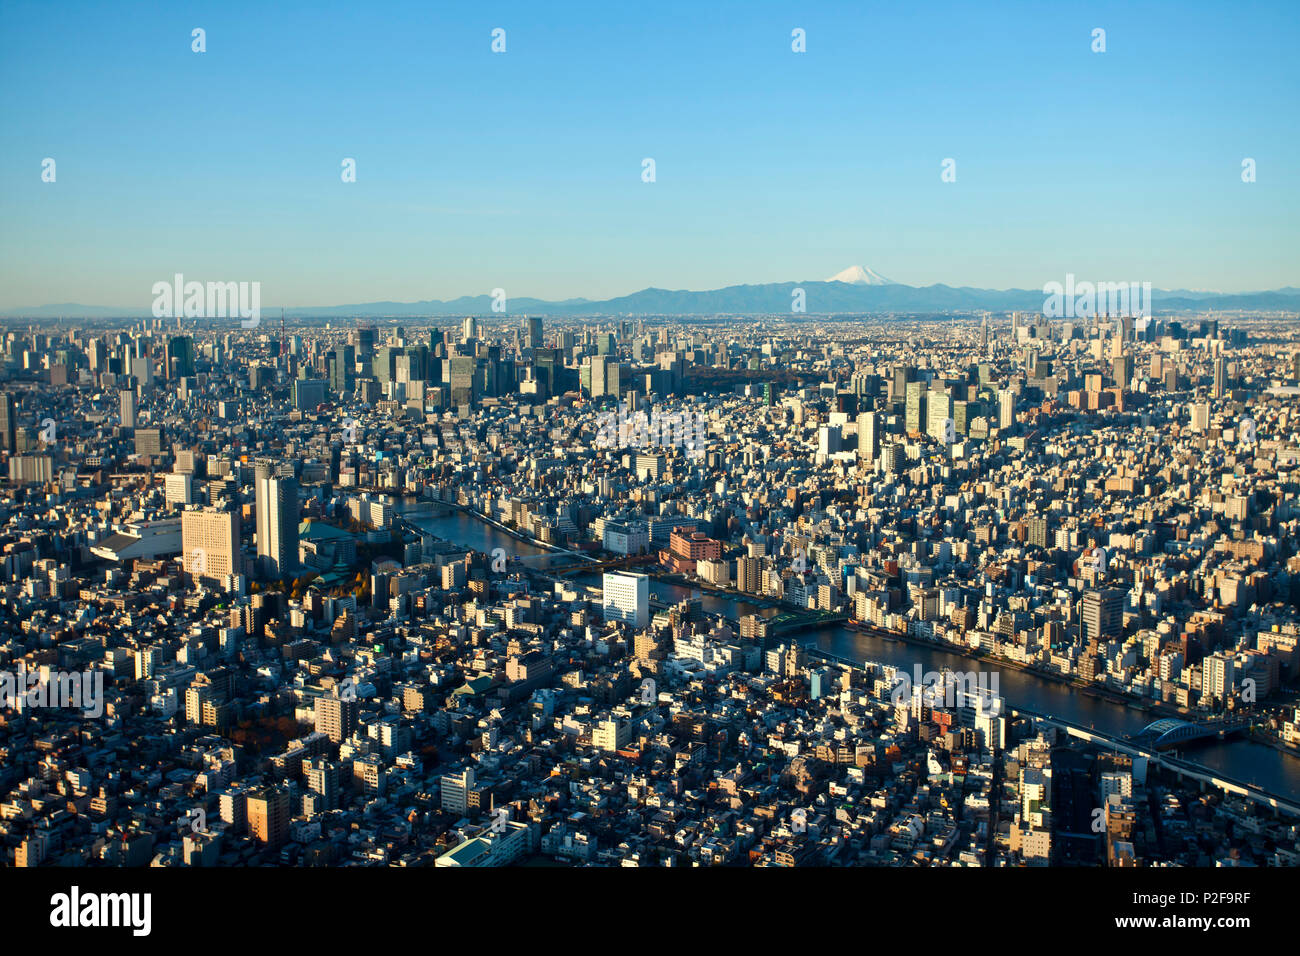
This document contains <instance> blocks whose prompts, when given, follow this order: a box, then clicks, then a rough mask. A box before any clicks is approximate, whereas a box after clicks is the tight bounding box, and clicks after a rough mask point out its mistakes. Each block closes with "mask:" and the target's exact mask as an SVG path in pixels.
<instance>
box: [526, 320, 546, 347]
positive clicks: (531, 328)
mask: <svg viewBox="0 0 1300 956" xmlns="http://www.w3.org/2000/svg"><path fill="white" fill-rule="evenodd" d="M541 347H542V319H541V316H537V315H530V316H528V317H526V318H525V319H524V348H526V349H539V348H541Z"/></svg>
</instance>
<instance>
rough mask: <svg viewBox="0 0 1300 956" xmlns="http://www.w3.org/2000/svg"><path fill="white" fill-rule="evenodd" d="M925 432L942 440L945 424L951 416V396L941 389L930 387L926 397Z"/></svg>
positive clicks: (937, 439)
mask: <svg viewBox="0 0 1300 956" xmlns="http://www.w3.org/2000/svg"><path fill="white" fill-rule="evenodd" d="M926 417H927V421H926V429H925V430H926V432H927V433H928V434H929V435H930V437H931V438H933V439H934V440H935V441H943V440H944V431H945V425H946V422H947V420H948V419H950V418H952V396H951V395H950V394H948V392H947V391H945V390H942V389H931V390H930V393H929V395H928V396H927V397H926Z"/></svg>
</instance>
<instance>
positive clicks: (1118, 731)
mask: <svg viewBox="0 0 1300 956" xmlns="http://www.w3.org/2000/svg"><path fill="white" fill-rule="evenodd" d="M408 520H410V521H411V522H412V523H414V524H415V525H417V526H418V527H420V528H423V529H425V530H426V531H428V532H429V533H430V534H432V535H435V536H436V537H439V538H442V539H444V540H446V541H451V542H454V543H455V544H458V545H461V546H462V547H466V548H473V549H474V550H476V551H483V552H485V553H489V554H490V553H491V552H492V550H493V549H495V548H502V549H504V550H505V552H506V554H508V555H521V556H522V555H529V554H541V553H543V552H544V550H545V549H543V548H538V547H536V546H534V545H530V544H527V543H525V542H523V541H519V540H517V539H515V538H513V537H511V536H510V535H508V534H506V533H505V532H504V531H501V530H499V529H497V528H494V527H492V526H491V525H489V524H487V523H485V522H483V521H480V520H479V519H478V518H476V517H474V516H472V515H469V514H465V513H464V512H453V513H452V514H450V515H448V516H447V517H443V518H425V517H420V516H418V515H415V514H412V515H411V516H410V517H409V519H408ZM570 577H571V579H572V580H574V581H577V582H581V583H584V584H589V585H594V586H595V587H599V586H600V576H599V575H597V574H590V575H582V574H578V575H571V576H570ZM650 590H651V593H652V594H654V595H655V596H656V597H657V598H659V599H660V600H662V601H664V602H666V603H669V604H672V603H675V602H677V601H680V600H682V599H684V598H687V597H690V596H691V595H692V594H693V593H696V592H693V591H692V589H691V588H689V587H685V586H682V585H679V584H671V583H668V582H666V581H657V580H655V579H653V578H652V579H651V584H650ZM699 597H700V601H701V604H702V606H703V608H704V610H706V611H709V612H711V613H714V614H722V615H725V616H726V617H728V618H730V619H732V620H738V619H739V618H740V617H741V616H742V615H746V614H759V615H762V616H765V617H770V616H771V615H773V614H776V613H779V612H778V610H777V609H776V608H760V607H757V606H755V605H753V604H749V603H748V602H745V601H742V600H738V599H735V598H730V597H725V596H722V595H717V594H709V593H708V592H702V593H699ZM795 639H798V640H800V641H802V642H803V643H805V644H808V645H809V646H812V647H817V648H820V649H821V650H823V651H826V652H828V653H830V654H833V655H835V656H836V657H841V658H847V659H849V660H854V661H876V662H878V663H881V664H892V665H894V666H895V667H901V668H904V669H905V670H906V671H907V672H908V673H912V672H913V670H914V668H915V666H916V665H918V664H919V665H920V667H921V671H922V672H923V673H924V672H927V671H940V670H942V669H943V668H944V667H947V668H950V669H952V670H955V671H966V670H971V669H972V667H973V666H974V667H977V668H988V667H990V666H992V667H996V664H994V663H992V662H989V661H973V660H971V659H970V658H966V657H962V656H961V655H959V654H952V653H948V652H947V651H943V650H940V649H937V648H931V647H924V646H918V645H915V644H909V643H907V642H904V641H889V640H885V639H884V638H882V637H876V636H874V635H870V634H864V633H862V632H860V631H855V630H852V629H850V628H847V627H843V626H840V625H831V626H829V627H823V628H818V629H812V630H809V631H807V632H805V633H803V634H801V635H797V636H796V638H795ZM998 685H999V690H1000V692H1001V694H1002V696H1003V697H1004V698H1006V700H1007V702H1008V703H1009V704H1011V705H1012V706H1013V707H1017V706H1018V707H1024V708H1027V709H1029V710H1034V711H1037V712H1039V713H1042V714H1052V715H1053V716H1055V717H1060V718H1062V719H1064V720H1068V721H1072V722H1073V723H1076V724H1079V725H1082V726H1084V727H1092V728H1094V729H1096V730H1098V731H1101V732H1103V733H1107V734H1111V735H1114V736H1129V735H1132V734H1136V733H1137V732H1138V731H1140V730H1141V729H1142V728H1143V727H1145V726H1146V725H1147V724H1148V723H1150V722H1151V721H1152V720H1155V719H1156V717H1157V716H1158V715H1155V714H1151V713H1144V712H1142V711H1140V710H1136V709H1134V708H1131V707H1126V706H1124V705H1123V704H1117V703H1114V702H1112V701H1108V700H1102V699H1099V698H1095V697H1089V696H1087V695H1085V694H1083V693H1082V692H1081V691H1079V690H1077V689H1075V688H1073V687H1069V686H1066V685H1062V684H1058V683H1056V682H1054V681H1050V680H1046V679H1045V678H1042V677H1038V676H1036V675H1034V674H1030V673H1026V672H1024V671H1020V670H1016V669H1014V668H1005V669H1001V670H999V671H998ZM1181 756H1184V757H1185V758H1187V759H1189V760H1192V761H1195V762H1197V763H1200V764H1203V765H1204V766H1205V767H1207V768H1209V769H1210V770H1213V771H1216V772H1218V773H1221V774H1224V775H1226V776H1229V777H1232V778H1234V779H1237V780H1242V781H1244V782H1246V783H1250V784H1254V785H1255V786H1257V787H1260V788H1261V789H1264V790H1267V791H1269V792H1271V793H1275V794H1277V795H1278V796H1283V797H1291V798H1293V799H1295V798H1300V757H1296V756H1293V755H1291V754H1288V753H1283V752H1281V751H1278V750H1275V749H1274V748H1272V747H1268V746H1266V745H1264V744H1258V743H1253V742H1251V741H1249V740H1244V739H1242V738H1235V739H1231V740H1227V741H1222V742H1220V741H1214V742H1207V743H1200V744H1196V745H1193V746H1192V747H1190V748H1188V749H1187V750H1186V751H1185V752H1184V753H1182V754H1181Z"/></svg>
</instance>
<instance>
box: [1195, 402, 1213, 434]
mask: <svg viewBox="0 0 1300 956" xmlns="http://www.w3.org/2000/svg"><path fill="white" fill-rule="evenodd" d="M1209 428H1210V403H1209V402H1194V403H1193V404H1192V430H1193V431H1198V432H1203V431H1208V430H1209Z"/></svg>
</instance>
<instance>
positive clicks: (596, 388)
mask: <svg viewBox="0 0 1300 956" xmlns="http://www.w3.org/2000/svg"><path fill="white" fill-rule="evenodd" d="M613 364H614V362H613V360H612V359H611V358H610V357H609V356H608V355H593V356H592V357H591V386H590V388H589V389H588V390H589V391H590V392H591V397H592V398H600V397H601V396H602V395H608V394H611V393H610V391H609V368H610V366H611V365H613ZM613 394H614V395H617V394H618V392H614V393H613Z"/></svg>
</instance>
